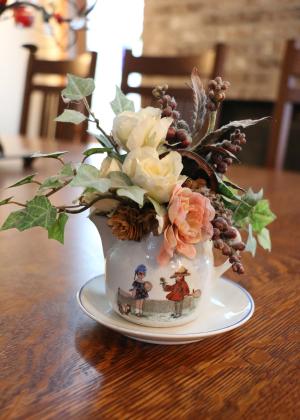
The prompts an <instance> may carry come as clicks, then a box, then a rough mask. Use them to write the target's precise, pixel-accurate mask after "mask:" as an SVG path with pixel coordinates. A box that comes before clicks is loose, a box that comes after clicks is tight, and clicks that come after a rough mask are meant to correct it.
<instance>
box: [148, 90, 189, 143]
mask: <svg viewBox="0 0 300 420" xmlns="http://www.w3.org/2000/svg"><path fill="white" fill-rule="evenodd" d="M167 89H168V86H167V85H163V86H156V87H155V89H153V91H152V94H153V96H154V97H155V98H156V99H157V103H158V105H159V107H160V108H161V110H162V113H161V117H162V118H164V117H171V118H173V123H172V125H171V126H170V127H169V129H168V132H167V136H166V141H167V146H168V147H169V148H171V149H185V148H186V147H188V146H190V144H191V142H192V137H191V135H190V130H189V126H188V124H187V123H186V122H185V121H183V120H180V119H179V118H180V113H179V112H178V111H177V109H176V108H177V102H176V100H175V98H174V97H171V96H170V95H168V94H167V93H166V92H167Z"/></svg>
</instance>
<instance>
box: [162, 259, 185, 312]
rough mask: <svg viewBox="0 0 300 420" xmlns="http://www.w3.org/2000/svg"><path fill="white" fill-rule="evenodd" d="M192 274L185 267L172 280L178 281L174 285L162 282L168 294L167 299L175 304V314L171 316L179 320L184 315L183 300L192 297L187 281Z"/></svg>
mask: <svg viewBox="0 0 300 420" xmlns="http://www.w3.org/2000/svg"><path fill="white" fill-rule="evenodd" d="M190 275H191V274H190V273H189V272H188V270H187V269H186V268H185V267H180V268H179V269H178V271H176V272H175V273H174V274H173V275H172V276H171V277H170V278H171V279H174V278H175V279H176V282H175V283H174V284H172V285H168V284H166V283H165V281H163V282H162V286H163V289H164V291H165V292H170V293H168V294H167V296H166V298H167V299H168V300H171V301H173V302H174V306H175V312H174V314H172V315H171V316H172V317H173V318H179V317H180V316H181V315H182V308H183V299H184V297H185V296H189V295H190V289H189V286H188V284H187V282H186V281H185V277H186V276H190Z"/></svg>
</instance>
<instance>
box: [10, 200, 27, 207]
mask: <svg viewBox="0 0 300 420" xmlns="http://www.w3.org/2000/svg"><path fill="white" fill-rule="evenodd" d="M7 204H16V205H17V206H21V207H27V206H26V204H23V203H19V202H18V201H9V202H8V203H7Z"/></svg>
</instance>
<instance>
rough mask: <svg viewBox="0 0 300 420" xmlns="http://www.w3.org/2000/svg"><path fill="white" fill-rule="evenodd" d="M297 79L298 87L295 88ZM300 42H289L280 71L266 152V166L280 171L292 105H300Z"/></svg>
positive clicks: (287, 136) (287, 137) (286, 142)
mask: <svg viewBox="0 0 300 420" xmlns="http://www.w3.org/2000/svg"><path fill="white" fill-rule="evenodd" d="M297 78H298V86H297ZM299 80H300V41H298V42H297V41H295V40H289V41H288V42H287V45H286V51H285V56H284V60H283V64H282V69H281V77H280V83H279V92H278V97H277V102H276V105H275V110H274V117H273V120H272V127H271V135H270V139H269V144H268V150H267V162H266V163H267V166H268V167H269V168H275V169H282V168H283V166H284V161H285V156H286V151H287V145H288V140H289V133H290V127H291V121H292V116H293V105H294V104H296V103H300V85H299Z"/></svg>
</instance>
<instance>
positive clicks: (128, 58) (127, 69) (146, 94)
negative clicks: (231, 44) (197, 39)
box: [121, 44, 227, 111]
mask: <svg viewBox="0 0 300 420" xmlns="http://www.w3.org/2000/svg"><path fill="white" fill-rule="evenodd" d="M213 52H214V57H213V60H212V61H213V66H212V67H210V68H209V69H207V67H208V66H207V62H208V61H209V58H211V56H212V53H213ZM226 53H227V47H226V45H224V44H217V45H216V46H215V49H214V51H212V50H210V51H206V52H204V53H203V54H199V55H190V56H177V57H158V56H155V57H152V56H142V57H135V56H133V55H132V52H131V50H126V51H125V56H124V60H123V71H122V82H121V89H122V91H123V92H124V93H125V94H128V93H137V94H140V95H141V97H142V104H143V106H145V105H150V104H152V103H153V97H152V89H153V87H150V86H143V85H142V86H138V87H133V86H130V85H129V83H128V78H129V76H130V74H132V73H140V74H141V75H142V76H143V77H144V76H151V77H155V80H157V78H159V79H160V80H159V81H158V83H166V82H167V83H168V84H169V79H170V78H171V77H173V78H174V77H181V78H182V77H184V78H185V79H186V80H185V81H186V82H189V81H190V75H191V71H192V69H193V67H195V66H196V67H197V68H198V70H199V73H200V76H201V77H202V78H215V77H216V76H223V75H224V63H225V59H226ZM203 69H205V70H206V71H205V70H204V71H203ZM156 84H157V83H156ZM170 93H171V94H172V95H173V96H174V97H175V98H176V101H177V103H178V104H179V108H180V105H182V107H184V105H186V104H187V103H189V105H190V102H191V97H192V96H191V89H190V88H189V87H188V86H186V85H183V87H181V86H180V87H177V86H176V87H170ZM180 111H183V109H182V108H181V109H180Z"/></svg>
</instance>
